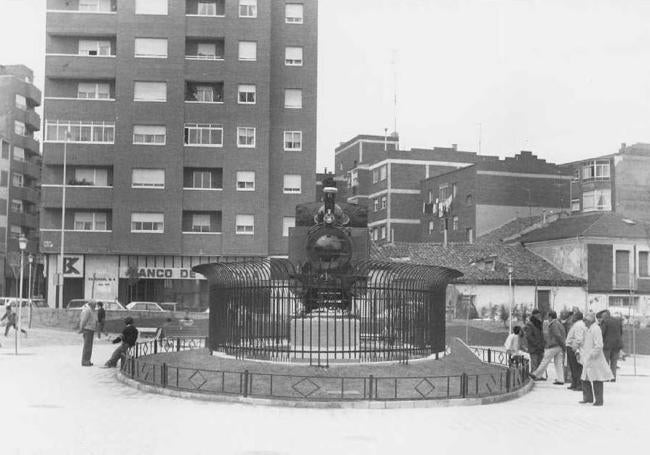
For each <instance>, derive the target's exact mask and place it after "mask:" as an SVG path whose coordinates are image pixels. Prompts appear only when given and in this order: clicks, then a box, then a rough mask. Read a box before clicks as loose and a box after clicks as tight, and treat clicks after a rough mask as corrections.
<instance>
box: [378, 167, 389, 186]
mask: <svg viewBox="0 0 650 455" xmlns="http://www.w3.org/2000/svg"><path fill="white" fill-rule="evenodd" d="M387 170H388V168H387V167H386V166H385V165H384V166H381V167H380V168H379V181H380V182H382V181H384V180H386V175H387Z"/></svg>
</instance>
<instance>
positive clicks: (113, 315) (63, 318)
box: [23, 308, 209, 330]
mask: <svg viewBox="0 0 650 455" xmlns="http://www.w3.org/2000/svg"><path fill="white" fill-rule="evenodd" d="M26 313H27V312H26ZM80 314H81V311H80V310H58V309H55V308H34V309H32V326H34V327H50V328H60V329H70V330H75V329H76V328H78V326H79V315H80ZM127 316H131V317H132V318H133V319H134V321H135V325H136V326H138V325H146V326H151V325H155V326H158V325H162V324H163V323H164V322H165V320H166V319H167V318H172V319H174V320H179V319H182V318H184V317H185V312H184V311H164V312H158V311H107V312H106V320H107V321H122V320H123V319H124V318H125V317H127ZM189 317H190V318H191V319H194V320H200V319H208V317H209V315H208V314H207V313H189ZM23 318H24V319H23V321H27V318H28V314H25V315H24V316H23Z"/></svg>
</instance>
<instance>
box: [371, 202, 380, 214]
mask: <svg viewBox="0 0 650 455" xmlns="http://www.w3.org/2000/svg"><path fill="white" fill-rule="evenodd" d="M372 208H373V210H374V211H375V212H378V211H379V199H373V200H372Z"/></svg>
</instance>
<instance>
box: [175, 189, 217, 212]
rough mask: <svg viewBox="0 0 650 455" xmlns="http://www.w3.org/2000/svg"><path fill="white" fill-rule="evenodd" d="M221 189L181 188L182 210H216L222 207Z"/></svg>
mask: <svg viewBox="0 0 650 455" xmlns="http://www.w3.org/2000/svg"><path fill="white" fill-rule="evenodd" d="M223 201H224V197H223V190H203V189H190V188H183V210H188V211H218V210H221V209H222V208H223Z"/></svg>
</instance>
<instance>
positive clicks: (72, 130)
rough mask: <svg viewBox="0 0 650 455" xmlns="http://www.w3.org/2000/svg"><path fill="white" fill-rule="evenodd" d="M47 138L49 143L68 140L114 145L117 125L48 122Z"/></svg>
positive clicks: (46, 127) (46, 122)
mask: <svg viewBox="0 0 650 455" xmlns="http://www.w3.org/2000/svg"><path fill="white" fill-rule="evenodd" d="M66 137H67V139H66ZM45 138H46V141H48V142H65V141H66V140H68V141H70V142H91V143H93V144H112V143H113V142H114V140H115V123H113V122H74V121H64V120H55V121H51V120H46V121H45Z"/></svg>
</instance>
